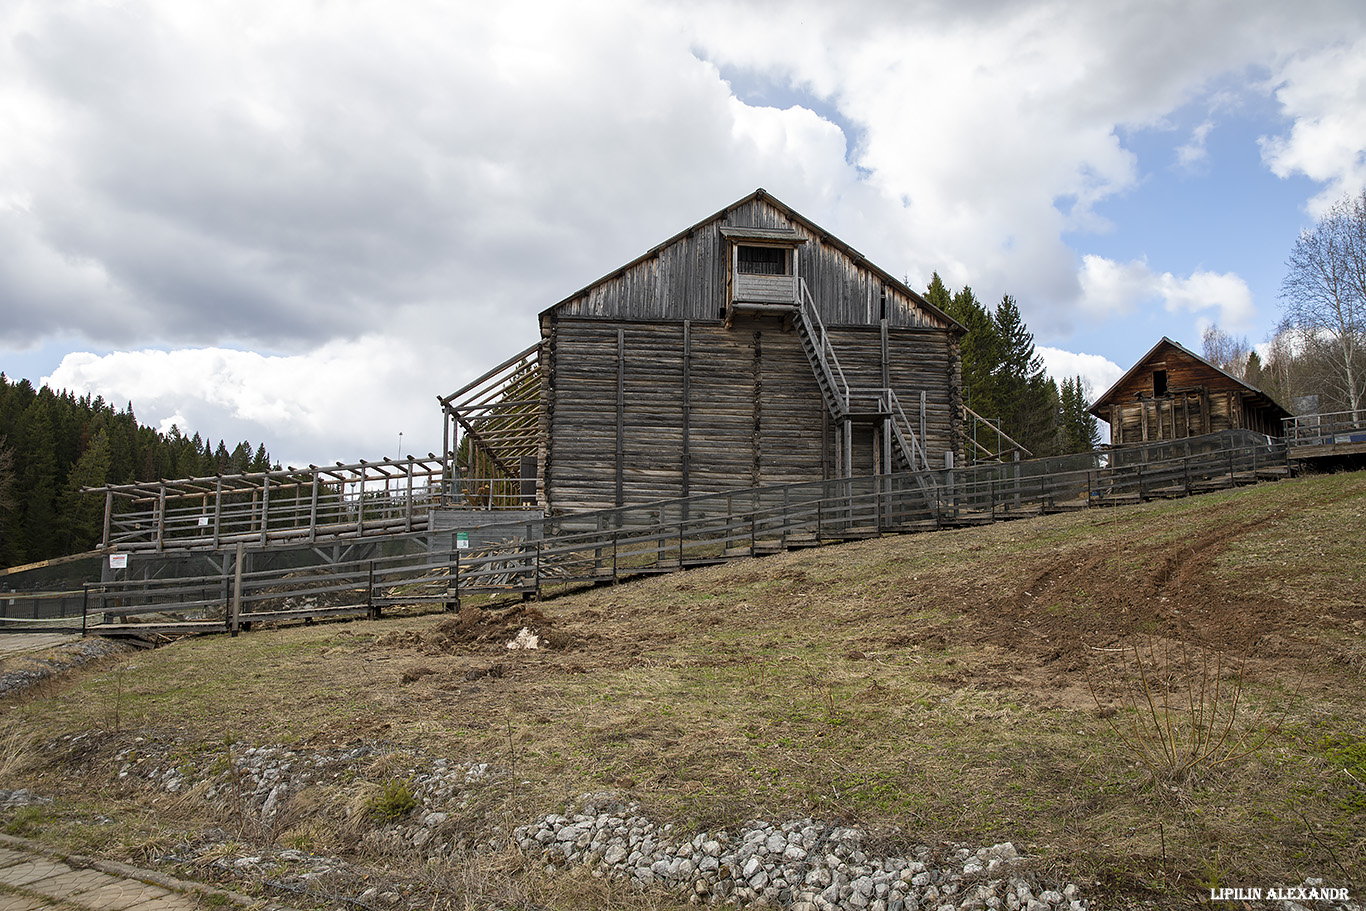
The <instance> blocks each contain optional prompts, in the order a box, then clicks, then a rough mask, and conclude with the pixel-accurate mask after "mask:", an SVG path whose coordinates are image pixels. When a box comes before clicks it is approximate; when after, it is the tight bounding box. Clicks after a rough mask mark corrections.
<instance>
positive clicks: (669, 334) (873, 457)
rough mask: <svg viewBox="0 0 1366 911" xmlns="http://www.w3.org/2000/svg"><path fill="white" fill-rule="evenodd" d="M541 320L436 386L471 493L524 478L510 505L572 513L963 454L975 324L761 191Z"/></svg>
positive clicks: (937, 462)
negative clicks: (487, 365) (964, 366)
mask: <svg viewBox="0 0 1366 911" xmlns="http://www.w3.org/2000/svg"><path fill="white" fill-rule="evenodd" d="M540 330H541V332H540V334H541V339H540V342H539V344H537V345H534V346H532V347H530V348H528V349H527V350H525V351H523V352H521V353H519V354H517V355H515V356H514V357H513V358H511V359H510V360H508V361H506V362H504V363H503V364H502V365H499V366H498V367H495V368H494V369H493V370H491V371H489V373H487V374H485V375H484V376H483V377H481V378H480V379H479V380H477V381H475V382H474V383H471V384H470V385H468V386H466V387H465V388H463V389H461V390H459V391H457V392H455V393H452V394H451V395H449V396H443V397H441V405H442V408H443V410H444V412H445V416H446V428H445V440H446V448H447V451H448V452H449V453H453V454H456V455H457V458H458V461H459V464H460V470H461V474H462V480H463V483H464V484H465V490H466V492H465V498H466V499H467V500H468V501H469V502H470V503H476V502H478V501H479V499H480V498H481V497H483V496H484V495H485V494H486V493H487V494H488V499H489V505H492V506H495V507H496V506H498V505H500V503H499V501H498V497H497V496H495V495H493V494H492V491H493V490H495V489H497V488H498V483H499V480H500V479H502V480H503V481H511V480H512V479H513V478H518V477H520V478H522V479H523V480H522V481H521V482H520V483H519V485H518V486H517V487H516V491H517V493H516V495H515V496H514V497H512V499H514V500H516V501H517V505H522V506H532V505H534V506H537V507H539V508H541V509H543V510H546V511H548V512H554V513H565V512H577V511H581V510H587V509H597V508H607V507H618V506H632V505H637V504H640V503H645V502H649V501H652V500H659V499H670V498H676V497H688V496H697V495H701V494H709V493H717V492H721V491H725V490H735V489H740V488H748V487H758V486H764V485H770V484H786V483H799V482H805V481H820V480H826V479H831V478H839V477H852V476H858V475H873V474H883V473H888V472H891V471H901V470H906V469H908V468H917V469H925V468H943V467H945V465H949V466H952V465H953V464H956V463H960V462H961V460H962V455H963V452H962V450H963V445H964V443H963V410H962V383H961V364H960V357H959V341H960V339H961V336H962V334H963V331H964V330H963V327H962V326H960V325H959V324H958V323H956V322H955V321H954V320H952V319H951V318H950V317H949V316H948V315H947V314H945V313H944V312H942V311H941V310H939V309H937V308H936V307H934V306H932V305H931V304H929V303H928V302H927V301H926V300H925V299H924V298H923V297H922V296H921V295H919V294H917V293H916V292H915V291H913V290H911V289H910V288H909V287H907V286H906V285H905V284H904V283H903V282H902V281H900V280H899V279H897V278H895V277H894V276H892V275H891V274H889V273H888V272H886V271H885V270H883V269H881V268H879V267H878V266H876V265H874V264H873V263H871V262H869V261H868V260H867V259H866V258H865V257H864V256H863V255H862V254H860V253H859V252H858V251H857V250H855V249H854V248H852V247H850V246H849V245H848V244H846V243H844V242H843V241H841V240H839V239H838V238H836V237H834V236H833V235H831V234H830V233H829V232H827V231H825V230H823V229H822V228H820V227H819V226H818V225H816V224H814V223H813V222H811V221H810V220H809V219H807V218H805V217H804V216H802V215H800V214H799V213H797V212H796V211H794V210H792V209H791V208H789V207H788V206H786V205H784V204H783V203H781V202H779V201H778V200H777V199H775V198H774V197H773V196H771V195H769V194H768V193H767V192H765V191H764V190H762V189H760V190H756V191H755V192H754V193H752V194H750V195H749V196H746V197H744V198H743V199H740V200H739V201H737V202H735V203H733V204H731V205H729V206H726V207H725V208H724V209H722V210H721V211H719V212H717V213H716V214H714V215H712V216H710V217H709V218H706V219H704V220H702V221H700V222H698V223H697V224H695V225H693V226H691V227H689V228H687V229H685V230H683V231H681V232H680V233H678V234H677V235H675V236H673V237H671V238H669V239H668V240H666V241H664V242H663V243H661V244H659V245H658V246H656V247H654V248H653V249H651V250H649V251H647V252H646V253H644V254H643V255H641V256H640V257H638V258H637V259H635V260H633V261H631V262H629V263H627V264H625V265H624V266H622V267H621V268H619V269H617V270H616V271H614V272H612V273H611V274H609V275H606V276H604V277H603V278H601V279H599V280H597V281H595V282H593V283H592V284H591V285H589V286H588V287H586V288H583V289H582V290H580V291H577V292H575V293H573V294H571V295H569V296H568V297H566V298H565V299H564V300H562V301H560V302H559V303H557V304H555V305H554V306H552V307H549V308H548V309H546V310H545V311H543V312H542V313H541V314H540ZM480 475H483V476H485V477H487V478H490V479H492V480H490V481H487V482H485V481H480V480H479V476H480ZM533 476H534V478H535V486H534V495H533V493H532V491H533V488H532V487H531V485H530V481H529V479H530V478H531V477H533ZM471 490H473V491H475V492H474V493H473V495H472V494H471V492H470V491H471ZM533 497H534V501H533ZM504 505H507V504H504Z"/></svg>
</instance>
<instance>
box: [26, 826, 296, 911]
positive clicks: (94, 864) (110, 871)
mask: <svg viewBox="0 0 1366 911" xmlns="http://www.w3.org/2000/svg"><path fill="white" fill-rule="evenodd" d="M230 906H237V907H246V908H254V909H261V911H290V909H288V908H286V907H285V906H283V905H279V904H274V903H268V902H265V901H261V900H253V899H250V898H248V897H246V896H243V895H237V894H235V893H231V892H225V891H222V890H216V889H212V888H208V887H205V886H202V885H199V884H197V883H187V882H183V881H180V880H176V879H173V878H171V877H168V876H164V875H162V874H159V873H153V872H150V871H146V870H137V869H135V868H133V867H128V866H125V865H124V864H114V863H106V862H101V861H93V860H89V859H87V858H75V857H61V856H55V855H54V854H52V853H50V852H47V851H44V850H42V849H40V848H39V847H38V846H36V845H34V844H33V843H32V842H25V841H23V840H22V839H15V838H9V837H5V836H0V911H202V909H206V908H215V907H217V908H222V907H230Z"/></svg>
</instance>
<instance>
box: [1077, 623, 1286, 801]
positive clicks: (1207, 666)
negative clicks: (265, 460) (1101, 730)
mask: <svg viewBox="0 0 1366 911" xmlns="http://www.w3.org/2000/svg"><path fill="white" fill-rule="evenodd" d="M1121 655H1122V660H1123V663H1122V670H1121V672H1120V674H1119V675H1118V682H1119V685H1120V688H1121V694H1120V697H1119V703H1120V704H1119V706H1118V707H1117V708H1118V711H1111V710H1109V709H1107V707H1106V706H1105V704H1104V703H1103V702H1102V700H1101V697H1100V694H1099V693H1098V692H1097V689H1096V685H1095V681H1094V680H1093V679H1092V677H1091V674H1090V673H1088V674H1087V675H1086V684H1087V687H1088V688H1089V689H1090V692H1091V698H1092V699H1093V700H1094V701H1095V703H1096V707H1097V709H1098V710H1099V712H1100V715H1101V717H1102V718H1104V719H1105V722H1106V724H1107V725H1109V727H1110V730H1111V732H1112V733H1114V735H1115V737H1116V739H1118V741H1119V742H1120V743H1122V744H1123V745H1124V747H1125V749H1127V750H1128V751H1129V752H1130V753H1131V754H1133V756H1134V758H1135V759H1137V760H1138V761H1139V763H1141V764H1142V765H1143V767H1144V768H1146V769H1147V770H1148V771H1149V772H1150V773H1151V774H1152V776H1153V778H1154V779H1156V780H1158V781H1166V782H1181V781H1186V780H1187V779H1190V778H1192V777H1197V776H1199V775H1202V774H1204V773H1206V772H1209V771H1211V770H1213V769H1216V768H1218V767H1220V766H1223V765H1226V764H1228V763H1231V762H1234V761H1236V760H1238V759H1242V758H1243V757H1245V756H1248V755H1250V754H1252V753H1255V752H1257V751H1258V750H1259V749H1261V747H1262V746H1263V745H1264V744H1265V743H1266V742H1267V741H1268V740H1269V739H1271V737H1272V736H1274V735H1275V733H1276V732H1277V731H1278V730H1279V729H1280V721H1281V719H1280V718H1277V719H1275V720H1274V722H1273V721H1270V720H1269V719H1268V718H1267V717H1266V713H1265V711H1264V710H1259V711H1255V712H1253V713H1252V714H1251V715H1249V714H1248V705H1247V699H1246V693H1245V692H1244V671H1245V670H1246V662H1244V661H1238V662H1236V663H1234V664H1232V665H1230V664H1228V663H1227V662H1226V660H1225V658H1224V656H1223V655H1222V654H1218V653H1213V654H1211V652H1210V650H1209V649H1206V648H1198V647H1192V646H1190V645H1188V644H1187V643H1186V641H1185V640H1184V639H1180V640H1177V641H1176V642H1173V641H1172V640H1170V639H1162V640H1158V639H1156V638H1154V637H1153V636H1152V635H1151V634H1149V635H1147V636H1145V637H1142V638H1141V639H1137V638H1136V639H1133V640H1131V641H1130V643H1129V644H1128V646H1127V647H1125V648H1124V649H1123V650H1122V651H1121ZM1240 715H1241V716H1244V717H1243V718H1242V719H1241V722H1242V723H1240Z"/></svg>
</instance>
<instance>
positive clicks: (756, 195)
mask: <svg viewBox="0 0 1366 911" xmlns="http://www.w3.org/2000/svg"><path fill="white" fill-rule="evenodd" d="M760 199H762V200H763V201H764V202H766V203H767V204H768V205H771V206H773V207H774V208H775V209H777V210H778V211H780V212H782V213H783V215H784V216H785V217H786V218H787V219H788V220H789V221H794V222H799V223H800V224H802V225H803V226H805V227H806V229H807V230H808V231H810V232H811V233H812V234H814V235H816V236H817V237H818V238H819V239H820V241H821V243H823V244H827V245H829V246H831V247H834V248H835V249H837V250H839V251H840V252H842V253H843V254H844V255H845V256H848V257H849V259H850V260H851V261H852V262H853V263H854V265H856V266H862V267H864V268H866V269H867V270H868V271H869V272H871V273H873V274H874V275H876V276H877V277H878V278H879V279H881V280H882V281H883V282H885V283H886V284H888V285H890V286H891V287H893V288H895V289H896V290H898V291H900V292H901V293H902V294H905V295H906V296H908V297H909V298H910V299H911V300H912V301H914V302H915V305H916V306H917V307H922V308H924V310H925V312H927V313H929V314H930V315H932V316H934V317H936V318H937V319H941V320H943V321H944V322H945V323H947V324H948V325H949V326H950V327H951V328H953V329H955V330H957V331H959V332H966V331H967V330H966V329H965V328H964V327H963V325H962V324H961V323H959V322H958V321H957V320H955V319H954V318H953V317H951V316H949V315H948V314H947V313H945V312H944V311H943V310H940V309H939V308H938V307H936V306H934V305H933V304H931V303H930V302H929V301H927V300H925V297H924V296H923V295H922V294H920V292H918V291H916V290H914V289H913V288H911V287H910V286H909V285H907V284H906V283H905V282H903V281H901V279H899V278H896V277H895V276H893V275H892V274H891V273H889V272H887V271H886V270H884V269H882V268H880V267H879V266H877V265H876V264H875V263H873V262H872V261H871V260H869V259H868V258H867V257H865V256H864V255H863V254H862V253H860V252H859V251H858V250H855V249H854V248H853V247H851V246H850V245H849V244H847V243H845V242H844V241H842V240H840V239H839V238H838V237H836V236H835V235H833V234H831V233H830V232H829V231H827V230H825V229H824V228H822V227H821V226H820V225H818V224H816V223H815V222H813V221H812V220H811V219H809V218H807V217H806V216H805V215H802V214H801V213H800V212H798V211H797V210H796V209H793V208H792V207H790V206H788V205H787V204H785V203H783V202H782V201H781V200H779V199H778V198H777V197H776V196H774V195H772V194H771V193H769V192H768V191H767V190H765V189H764V188H763V187H760V188H758V189H757V190H755V191H754V192H753V193H750V194H749V195H748V196H743V197H741V198H740V199H737V200H736V201H735V202H733V203H731V204H730V205H728V206H726V207H725V208H723V209H721V210H720V211H718V212H716V213H714V214H712V215H709V216H707V217H706V218H704V219H702V220H701V221H699V222H697V223H696V224H693V225H689V226H688V227H686V228H684V229H683V230H682V231H679V232H678V233H677V234H675V235H673V236H672V237H670V238H669V239H667V240H665V241H663V242H661V243H658V244H655V245H654V246H653V247H651V248H650V249H648V250H646V251H645V252H644V253H642V254H640V255H639V256H637V257H636V258H635V259H633V260H631V261H630V262H628V263H624V264H623V265H621V266H618V267H617V268H616V269H613V270H612V271H611V272H609V273H607V274H606V275H604V276H602V277H601V278H599V279H598V280H597V281H594V282H590V283H589V284H587V285H585V286H584V287H582V288H580V289H579V290H577V291H575V292H574V293H573V294H570V295H568V296H567V297H565V298H564V299H562V300H560V301H558V302H557V303H555V304H552V305H551V306H549V307H547V308H546V309H545V310H543V311H541V313H542V315H544V314H546V313H549V312H551V311H552V310H555V309H557V308H558V307H561V306H563V305H565V304H567V303H569V302H570V301H574V300H577V299H578V298H581V297H583V296H584V295H585V294H587V293H588V292H589V291H591V290H592V289H593V288H595V287H597V286H598V285H600V284H602V283H603V282H605V281H609V280H611V279H613V278H616V277H617V276H619V275H621V274H623V273H625V272H626V271H627V270H629V269H631V268H632V267H634V266H636V265H638V264H639V263H642V262H645V261H646V260H648V259H650V258H652V257H654V256H657V255H659V253H660V251H661V250H663V249H665V248H666V247H669V246H671V245H672V244H675V243H677V242H678V241H680V240H682V239H683V238H685V237H687V236H688V235H689V234H691V233H693V232H694V231H696V230H698V229H699V228H701V227H703V226H704V225H707V224H710V223H711V222H714V221H717V220H719V219H723V218H725V217H726V215H727V214H729V213H730V211H731V210H732V209H735V208H738V207H740V206H743V205H745V204H746V203H750V202H754V201H756V200H760ZM721 230H722V234H723V235H727V236H735V237H737V238H752V239H756V240H758V239H763V240H769V241H776V242H789V241H791V242H795V241H796V239H797V235H796V232H795V231H793V230H792V229H790V228H741V227H730V226H723V227H722V229H721Z"/></svg>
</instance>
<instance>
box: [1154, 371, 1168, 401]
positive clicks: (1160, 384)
mask: <svg viewBox="0 0 1366 911" xmlns="http://www.w3.org/2000/svg"><path fill="white" fill-rule="evenodd" d="M1166 394H1167V371H1165V370H1154V371H1153V395H1154V396H1160V395H1166Z"/></svg>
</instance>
